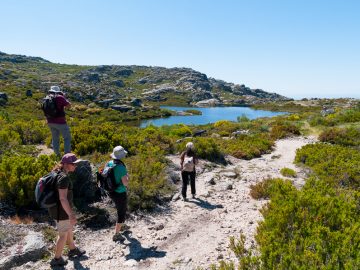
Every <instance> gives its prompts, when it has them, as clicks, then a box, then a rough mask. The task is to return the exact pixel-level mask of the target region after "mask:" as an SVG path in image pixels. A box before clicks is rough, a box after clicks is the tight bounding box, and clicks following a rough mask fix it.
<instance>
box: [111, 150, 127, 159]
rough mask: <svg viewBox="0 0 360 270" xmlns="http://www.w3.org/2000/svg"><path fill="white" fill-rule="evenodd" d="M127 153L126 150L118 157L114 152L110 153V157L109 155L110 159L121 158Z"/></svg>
mask: <svg viewBox="0 0 360 270" xmlns="http://www.w3.org/2000/svg"><path fill="white" fill-rule="evenodd" d="M127 153H128V152H126V151H124V152H123V154H122V155H121V156H118V157H117V156H115V155H114V153H111V154H110V157H111V158H112V159H122V158H124V157H126V155H127Z"/></svg>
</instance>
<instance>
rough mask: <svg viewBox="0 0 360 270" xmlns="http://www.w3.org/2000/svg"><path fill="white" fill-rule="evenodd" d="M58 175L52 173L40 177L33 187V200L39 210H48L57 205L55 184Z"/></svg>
mask: <svg viewBox="0 0 360 270" xmlns="http://www.w3.org/2000/svg"><path fill="white" fill-rule="evenodd" d="M57 178H58V173H57V172H55V171H52V172H50V173H48V174H47V175H45V176H43V177H41V178H40V179H39V181H38V182H37V184H36V187H35V200H36V202H37V204H38V205H39V206H40V207H41V208H50V207H53V206H55V205H57V204H58V201H59V198H58V191H57V188H56V182H57Z"/></svg>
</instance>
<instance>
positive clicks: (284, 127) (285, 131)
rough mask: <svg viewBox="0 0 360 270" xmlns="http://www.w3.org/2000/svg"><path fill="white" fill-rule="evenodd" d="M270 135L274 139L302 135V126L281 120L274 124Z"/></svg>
mask: <svg viewBox="0 0 360 270" xmlns="http://www.w3.org/2000/svg"><path fill="white" fill-rule="evenodd" d="M270 135H271V137H272V138H273V139H282V138H285V137H288V136H293V135H300V128H299V126H298V125H295V124H294V123H293V122H289V121H279V122H275V123H273V124H272V127H271V131H270Z"/></svg>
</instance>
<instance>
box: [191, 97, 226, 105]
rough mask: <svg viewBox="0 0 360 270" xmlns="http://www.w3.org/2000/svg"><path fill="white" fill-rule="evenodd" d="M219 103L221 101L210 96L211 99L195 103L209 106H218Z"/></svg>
mask: <svg viewBox="0 0 360 270" xmlns="http://www.w3.org/2000/svg"><path fill="white" fill-rule="evenodd" d="M221 104H222V103H221V102H220V101H219V100H218V99H215V98H212V99H206V100H202V101H199V102H197V103H196V104H195V105H196V106H198V107H211V106H219V105H221Z"/></svg>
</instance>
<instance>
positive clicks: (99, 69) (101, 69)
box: [93, 65, 112, 73]
mask: <svg viewBox="0 0 360 270" xmlns="http://www.w3.org/2000/svg"><path fill="white" fill-rule="evenodd" d="M93 70H94V71H95V72H102V73H103V72H107V71H111V70H112V66H109V65H101V66H97V67H96V68H94V69H93Z"/></svg>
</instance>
